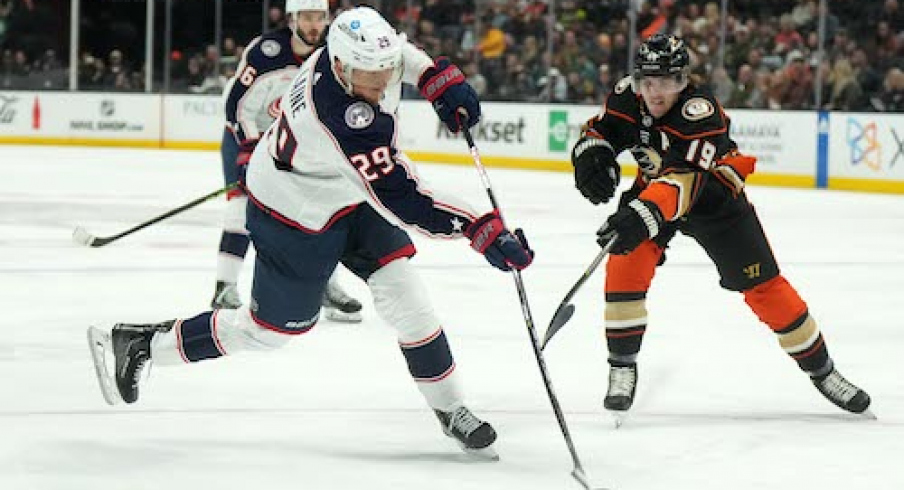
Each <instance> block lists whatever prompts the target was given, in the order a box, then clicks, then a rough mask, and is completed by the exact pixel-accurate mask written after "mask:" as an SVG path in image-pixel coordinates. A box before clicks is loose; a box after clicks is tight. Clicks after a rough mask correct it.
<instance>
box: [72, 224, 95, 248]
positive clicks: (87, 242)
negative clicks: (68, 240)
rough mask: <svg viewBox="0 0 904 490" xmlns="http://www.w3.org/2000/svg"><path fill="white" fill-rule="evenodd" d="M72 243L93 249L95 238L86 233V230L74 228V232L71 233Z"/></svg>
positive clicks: (79, 227) (78, 227)
mask: <svg viewBox="0 0 904 490" xmlns="http://www.w3.org/2000/svg"><path fill="white" fill-rule="evenodd" d="M72 241H74V242H75V243H77V244H79V245H82V246H85V247H93V246H95V245H94V243H95V242H96V241H97V237H96V236H94V235H92V234H90V233H88V230H86V229H84V228H83V227H81V226H76V227H75V230H73V231H72Z"/></svg>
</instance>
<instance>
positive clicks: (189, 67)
mask: <svg viewBox="0 0 904 490" xmlns="http://www.w3.org/2000/svg"><path fill="white" fill-rule="evenodd" d="M236 2H238V0H232V2H230V0H225V1H224V4H225V7H224V8H226V9H229V8H231V7H230V4H231V3H232V4H235V5H237V3H236ZM83 3H84V2H83ZM133 3H137V4H141V5H138V7H137V8H135V9H133V12H132V13H130V14H128V15H126V14H125V13H124V14H123V15H121V16H119V17H115V16H112V17H111V14H109V9H107V10H105V11H104V13H103V14H98V15H97V16H96V17H97V18H96V19H94V18H93V17H92V16H90V15H89V16H86V17H85V19H83V20H82V22H81V26H82V30H83V31H85V34H86V36H85V37H86V38H89V39H93V40H95V41H92V42H82V43H81V46H80V53H81V54H80V58H79V66H78V82H79V89H80V90H107V91H144V90H145V86H144V80H145V75H144V69H145V68H144V64H143V62H142V60H143V58H144V34H143V32H142V31H141V30H142V29H143V26H144V6H143V2H133ZM173 3H174V6H175V7H174V9H175V10H174V14H173V15H174V19H181V18H187V17H190V16H200V17H203V15H198V13H196V12H194V11H192V12H188V11H185V10H183V11H180V10H179V9H180V8H182V9H189V8H191V6H194V7H196V8H200V7H198V6H199V5H201V4H203V3H204V2H201V1H195V2H194V3H191V0H174V2H173ZM207 3H212V0H211V1H210V2H207ZM244 3H245V4H246V5H244V10H243V11H241V12H234V13H237V14H241V15H229V16H224V20H225V19H227V18H228V19H238V20H232V21H230V22H224V26H223V36H224V37H223V40H222V42H221V43H220V45H219V46H217V45H216V44H214V43H209V42H208V43H205V42H204V39H212V38H213V30H212V28H210V29H207V28H206V27H201V26H196V28H195V29H182V30H179V29H174V35H173V40H172V50H171V51H170V52H169V53H168V54H167V57H168V59H169V62H170V66H171V77H170V80H169V83H168V84H166V86H167V87H168V88H169V90H171V91H174V92H191V93H210V94H216V93H219V92H220V91H221V90H222V87H223V85H224V84H225V82H226V80H228V78H229V77H230V76H232V74H233V73H234V72H235V68H236V66H237V64H238V61H239V60H240V59H241V56H242V52H243V50H244V47H245V44H247V42H249V41H250V40H251V39H252V38H253V37H254V36H256V35H257V34H258V33H259V30H260V28H261V24H262V22H263V19H262V16H261V13H260V10H259V9H260V6H259V5H258V4H257V3H254V5H253V6H250V7H249V6H248V5H247V4H249V3H251V2H244ZM273 3H274V5H275V6H274V7H272V8H271V10H270V12H268V13H267V16H266V19H267V22H268V23H269V25H270V27H271V28H276V27H280V26H283V25H285V18H284V15H283V13H282V10H281V9H280V8H279V7H278V3H279V2H278V1H277V0H274V2H273ZM353 3H356V2H351V1H348V0H333V1H332V4H333V7H334V8H335V9H337V10H339V9H342V8H347V7H348V6H350V5H352V4H353ZM369 3H371V4H372V5H374V6H375V7H377V8H379V9H380V10H381V11H382V12H383V13H384V14H386V15H387V17H388V18H390V19H393V20H394V21H395V22H396V25H397V27H398V28H399V30H401V31H404V32H406V33H407V34H408V37H409V39H411V40H413V41H414V42H415V43H417V44H418V45H420V46H421V47H423V48H424V49H425V50H426V51H427V52H428V53H430V54H431V55H433V56H439V55H445V56H448V57H450V58H451V59H452V61H453V62H455V63H457V64H458V65H459V66H461V67H462V69H463V71H464V72H465V74H466V75H467V76H468V79H469V81H470V82H471V84H472V85H473V86H474V87H475V88H476V90H477V91H478V93H479V94H480V95H481V96H482V98H483V99H484V100H497V101H524V102H546V101H549V102H553V103H588V104H598V103H600V102H602V101H603V100H604V99H605V97H606V95H607V94H608V91H609V90H611V88H612V86H613V84H614V83H615V82H616V81H618V80H619V79H620V78H621V77H623V76H625V75H626V74H627V71H628V66H629V63H630V58H629V53H630V52H631V49H630V47H629V42H630V39H631V36H630V28H631V27H630V26H631V20H630V19H629V17H628V15H627V5H628V0H557V1H555V2H554V4H553V5H552V6H551V5H549V2H548V1H536V0H413V1H409V0H384V1H376V2H369ZM902 3H904V0H871V1H869V2H863V1H862V0H832V1H831V2H828V5H830V7H829V9H828V11H827V12H825V17H824V18H825V23H824V26H823V27H824V33H825V48H826V49H825V56H824V57H822V58H820V57H819V55H818V46H819V28H820V25H819V24H820V22H819V20H820V14H821V12H820V8H819V1H818V0H729V2H728V4H729V8H728V15H727V16H726V17H725V18H724V19H722V16H721V12H720V2H719V1H717V0H646V1H645V2H643V3H642V6H641V7H640V10H639V12H637V16H636V22H634V25H635V30H636V38H645V37H647V36H649V35H652V34H653V33H656V32H666V33H673V34H677V35H680V36H682V37H683V38H684V39H685V41H686V42H687V44H688V47H689V49H690V53H691V66H692V76H693V77H694V79H695V80H696V81H697V82H698V83H702V84H708V85H709V86H710V87H711V89H712V90H713V91H714V93H715V94H716V96H717V97H718V98H719V100H721V101H722V102H723V104H724V105H725V106H726V107H743V108H753V109H786V110H795V109H815V108H817V107H816V97H815V96H814V94H815V93H816V92H817V91H818V92H820V93H821V95H822V99H821V100H822V104H821V108H823V109H829V110H845V111H887V112H902V111H904V71H902V69H904V6H902ZM66 6H68V1H64V0H45V1H44V2H39V1H38V0H0V52H2V65H0V89H51V90H65V89H67V88H68V71H67V66H66V63H65V60H66V58H68V55H67V56H61V55H60V53H67V54H68V36H66V37H64V38H61V37H60V34H59V33H62V34H65V32H66V29H65V27H66V26H68V23H69V20H68V13H67V8H66ZM209 7H210V6H207V7H206V10H203V13H204V14H205V15H207V16H209V17H210V18H211V19H212V17H213V15H212V8H209ZM236 8H237V7H236ZM254 9H257V10H254ZM180 13H181V14H183V15H181V16H180ZM158 14H159V12H158ZM551 18H554V19H555V21H554V22H552V21H550V19H551ZM209 23H210V22H208V24H209ZM723 24H724V29H725V33H726V38H725V41H724V45H722V43H721V39H720V32H721V29H722V28H723ZM158 25H162V24H161V22H158ZM48 26H55V27H57V28H58V30H53V29H48ZM98 29H106V30H105V31H104V32H105V33H107V34H105V35H102V36H98V35H96V34H95V33H96V31H97V30H98ZM205 29H207V30H205ZM208 30H209V31H210V32H208ZM55 32H56V33H57V34H56V35H54V34H53V33H55ZM109 32H112V33H113V35H112V36H111V35H110V34H109ZM97 39H104V40H105V41H104V42H100V41H97ZM158 44H162V43H159V42H158ZM158 48H159V47H158ZM158 51H159V52H160V55H161V58H162V56H163V53H162V48H159V49H158ZM161 71H162V70H160V68H159V64H157V70H156V71H155V85H156V84H157V83H161V82H160V80H161V79H162V77H161ZM162 87H163V84H161V86H155V87H152V88H153V89H154V90H160V89H161V88H162ZM409 95H410V96H412V97H416V96H417V95H416V91H412V92H411V93H410V94H409Z"/></svg>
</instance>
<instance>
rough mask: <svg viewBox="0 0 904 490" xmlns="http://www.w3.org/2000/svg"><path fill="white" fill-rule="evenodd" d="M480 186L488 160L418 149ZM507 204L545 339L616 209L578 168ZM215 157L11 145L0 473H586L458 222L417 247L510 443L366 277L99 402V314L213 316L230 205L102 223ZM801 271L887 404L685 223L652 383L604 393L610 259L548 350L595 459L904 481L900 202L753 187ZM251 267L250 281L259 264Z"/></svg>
mask: <svg viewBox="0 0 904 490" xmlns="http://www.w3.org/2000/svg"><path fill="white" fill-rule="evenodd" d="M422 171H423V173H424V174H425V175H426V176H427V177H428V178H429V179H430V180H431V181H432V182H433V183H434V184H435V185H442V186H445V187H447V188H453V189H455V190H456V191H457V192H458V193H459V194H460V195H462V196H465V197H468V198H470V199H471V201H472V202H475V203H480V204H481V206H482V207H485V206H486V204H485V203H486V201H487V200H486V196H485V194H484V192H483V188H482V187H481V184H480V180H479V178H478V175H477V173H476V171H475V170H474V169H473V168H471V167H447V166H439V165H431V166H424V167H423V168H422ZM489 173H490V178H491V180H492V183H493V185H494V187H495V191H496V194H497V197H498V199H499V200H500V202H501V203H502V205H503V207H504V210H503V211H504V213H505V216H506V218H507V220H508V221H509V223H510V224H512V225H516V226H522V227H524V228H525V230H526V232H527V235H528V237H529V238H530V240H531V244H532V245H533V247H534V248H535V249H536V251H537V258H536V262H535V264H534V265H533V266H532V267H531V268H530V269H528V270H527V271H525V273H524V281H525V284H526V287H527V290H528V293H529V295H530V300H531V306H532V307H533V313H534V318H535V321H536V323H537V325H538V327H539V330H540V333H541V334H542V332H543V330H544V329H545V327H546V323H547V322H548V321H549V318H550V316H551V315H552V312H553V311H554V310H555V307H556V306H557V304H558V303H559V301H560V300H561V298H562V296H563V295H564V294H565V292H566V291H567V290H568V288H569V287H570V286H571V285H572V284H573V283H574V281H575V280H577V278H578V277H579V276H580V274H581V273H582V272H583V270H584V268H585V267H586V266H587V264H589V262H590V261H591V260H592V258H593V257H594V255H595V254H596V251H597V250H598V247H597V245H596V243H595V242H594V232H595V230H596V229H597V227H598V226H599V225H600V224H601V223H602V221H603V219H604V218H605V216H607V215H608V214H609V213H610V212H611V211H612V210H613V206H612V205H611V204H610V205H606V206H600V207H593V206H591V205H589V204H587V203H586V202H585V201H583V199H582V198H581V197H580V195H579V194H578V193H577V192H576V191H575V190H574V187H573V182H572V177H571V176H570V175H567V174H559V173H543V172H520V171H511V170H500V169H493V168H491V169H489ZM220 185H221V183H220V170H219V163H218V156H217V155H216V154H215V153H207V152H177V151H153V150H147V151H145V150H125V149H97V148H92V149H86V148H53V147H15V146H4V147H0V251H2V252H0V298H3V299H2V302H3V305H4V306H5V308H4V314H3V315H2V317H0V318H2V319H0V332H2V337H0V393H2V395H0V400H2V402H0V489H4V490H45V489H54V490H57V489H66V490H70V489H86V490H87V489H91V490H105V489H110V490H113V489H116V490H119V489H148V490H158V489H199V488H216V489H248V488H254V489H315V490H321V489H367V490H377V489H392V490H402V489H431V490H433V489H449V490H462V489H518V490H533V489H559V488H561V489H572V488H573V489H578V488H579V487H578V485H577V483H576V482H575V481H574V480H572V479H571V478H570V476H569V472H570V471H571V466H572V465H571V460H570V458H569V455H568V452H567V450H566V448H565V445H564V443H563V440H562V437H561V435H560V433H559V430H558V427H557V426H556V422H555V419H554V417H553V415H552V412H551V410H550V408H549V402H548V400H547V398H546V395H545V392H544V390H543V385H542V383H541V380H540V376H539V373H538V370H537V367H536V362H535V360H534V358H533V355H532V352H531V349H530V344H529V340H528V336H527V332H526V330H525V322H524V319H523V317H522V314H521V311H520V309H519V304H518V300H517V295H516V292H515V287H514V284H513V281H512V278H511V277H510V276H508V275H506V274H503V273H499V272H497V271H496V270H494V269H492V268H491V267H489V266H488V265H486V264H485V263H484V260H483V258H482V257H480V256H479V255H477V254H475V253H474V252H472V251H471V250H470V249H469V248H468V247H467V246H466V243H465V242H463V241H456V242H435V241H430V240H429V239H425V238H420V237H416V238H415V240H416V243H417V246H418V248H419V254H418V256H417V257H416V260H415V263H416V264H417V266H418V267H419V269H420V271H421V273H422V274H423V277H424V278H425V280H426V282H427V284H428V285H429V288H430V293H431V295H432V297H433V299H434V302H435V306H436V308H437V310H438V313H439V315H440V316H441V318H443V319H444V322H445V323H444V325H445V327H446V330H447V335H448V337H449V340H450V342H451V344H452V346H453V349H454V350H455V354H456V360H457V364H458V369H459V372H460V373H461V374H462V378H463V381H464V383H465V388H466V390H467V394H468V401H469V405H470V406H471V408H472V409H473V410H474V411H475V413H477V414H478V415H480V416H482V417H484V418H486V419H487V420H489V421H490V422H492V423H493V424H494V425H495V426H496V428H497V430H498V432H499V441H498V443H497V449H498V451H499V453H500V455H501V458H502V460H501V461H500V462H498V463H476V462H473V461H471V460H469V459H468V458H467V457H465V456H464V455H463V454H462V453H461V452H460V451H459V450H458V448H457V447H456V446H455V445H454V444H453V443H452V441H450V440H448V439H446V438H445V437H444V436H443V435H442V433H441V431H440V429H439V427H438V424H437V422H436V420H435V418H434V417H433V415H432V413H430V412H429V410H427V408H426V407H425V405H424V403H423V401H422V399H421V397H420V395H419V393H418V392H417V390H416V389H415V387H414V385H413V383H412V382H411V381H410V380H409V378H408V376H407V372H406V369H405V363H404V360H403V358H402V356H400V355H399V354H398V348H397V347H396V344H395V341H394V335H393V332H392V331H391V330H390V329H389V328H388V327H387V326H385V325H383V324H382V323H381V322H380V321H379V320H378V319H377V318H376V315H375V313H374V310H373V307H372V304H371V302H370V301H369V298H367V297H366V289H365V287H364V285H363V284H362V283H360V282H359V281H358V280H357V279H355V278H354V277H351V276H350V275H349V274H347V273H346V274H345V275H344V279H345V284H346V287H347V288H348V289H349V290H350V291H351V292H353V293H354V294H356V295H357V296H359V297H361V298H363V299H364V301H363V302H364V304H365V310H364V317H365V321H364V323H363V324H360V325H343V324H332V323H326V322H323V323H321V324H320V325H318V326H317V327H316V328H315V329H314V331H313V332H312V333H310V334H308V335H305V336H303V337H302V338H299V339H296V340H295V341H294V342H293V343H291V344H290V345H289V346H288V347H286V348H284V349H282V350H280V351H277V352H273V353H270V354H256V355H255V354H252V355H245V356H237V357H234V358H227V359H221V360H219V361H216V362H208V363H201V364H197V365H191V366H185V367H178V368H164V367H158V368H155V369H153V370H152V373H151V379H150V384H149V385H147V387H146V389H145V390H144V392H143V398H142V400H141V401H140V402H139V403H138V404H136V405H135V406H128V407H124V406H119V407H109V406H107V405H106V404H105V403H104V401H103V399H102V398H101V395H100V391H99V390H98V388H97V383H96V380H95V377H94V372H93V368H92V366H91V363H90V360H89V359H90V357H89V353H88V349H87V345H86V340H85V329H86V327H87V326H89V325H97V326H103V327H109V326H110V325H111V324H112V323H113V322H115V321H132V322H156V321H161V320H165V319H169V318H173V317H178V316H182V317H184V316H189V315H193V314H195V313H197V312H200V311H203V310H204V309H205V308H206V306H207V303H208V301H209V300H210V295H211V294H212V293H213V285H214V266H215V259H216V249H217V242H218V239H219V223H220V220H221V217H220V211H221V209H222V201H218V202H213V203H208V204H205V205H202V206H200V207H198V208H196V209H195V210H192V211H190V212H187V213H185V214H182V215H179V216H177V217H175V218H173V219H171V220H168V221H166V222H164V223H161V224H159V225H155V226H153V227H151V228H148V229H147V230H144V231H141V232H139V233H137V234H135V235H133V236H130V237H127V238H124V239H122V240H121V241H119V242H116V243H114V244H111V245H108V246H106V247H104V248H100V249H89V248H84V247H80V246H77V245H75V244H74V243H73V242H72V240H71V233H72V230H73V228H74V227H75V226H77V225H83V226H85V227H86V228H87V229H88V230H89V231H90V232H92V233H94V234H97V235H101V236H105V235H111V234H114V233H117V232H119V231H121V230H124V229H126V228H128V227H130V226H133V225H135V224H137V223H139V222H141V221H144V220H145V219H148V218H150V217H152V216H155V215H157V214H159V213H162V212H164V211H166V210H169V209H171V208H174V207H176V206H178V205H180V204H183V203H185V202H188V201H190V200H191V199H193V198H195V197H197V196H200V195H203V194H205V193H207V192H209V191H212V190H214V189H216V188H217V187H218V186H220ZM750 196H751V198H752V200H753V201H754V202H755V203H756V204H757V209H758V211H759V214H760V216H761V218H762V219H763V221H764V223H765V226H766V229H767V232H768V233H769V236H770V240H771V243H772V245H773V247H774V249H775V251H776V254H777V256H778V258H779V261H780V262H781V264H782V266H783V271H784V273H785V274H786V276H787V277H788V278H789V280H790V281H791V282H792V284H794V285H795V286H796V287H797V288H798V290H799V291H800V292H801V294H802V296H803V297H804V298H805V300H806V301H807V302H808V304H809V306H810V308H811V311H812V312H813V314H814V316H815V318H816V319H817V321H818V322H819V325H820V326H821V328H822V330H823V333H824V334H825V336H826V339H827V341H828V343H829V349H830V351H831V353H832V354H833V356H834V358H835V360H836V362H837V365H838V367H839V369H840V370H841V372H842V373H844V375H845V376H847V377H848V378H849V379H851V380H852V381H853V382H855V383H858V384H860V385H861V386H863V387H864V388H865V389H867V390H868V391H869V393H870V394H871V395H872V397H873V400H874V404H873V410H874V412H875V413H876V415H877V416H878V418H879V420H878V421H863V420H859V419H857V418H856V417H854V416H851V415H849V414H846V413H843V412H841V411H840V410H839V409H837V408H835V407H834V406H833V405H831V404H829V403H828V402H827V401H826V400H824V399H823V398H822V397H821V396H820V395H819V394H818V393H817V391H816V390H815V389H814V388H813V387H812V385H811V384H810V382H809V381H808V380H807V378H806V376H804V375H803V374H801V373H800V372H799V371H798V369H797V368H796V366H795V365H794V363H793V362H792V361H790V360H789V359H788V358H787V356H786V355H785V354H784V353H783V352H782V351H781V349H780V348H779V347H778V345H777V342H776V340H775V337H774V335H773V334H771V333H770V332H769V331H768V329H767V328H766V327H764V326H762V325H761V324H759V323H758V321H757V320H756V318H755V317H754V316H753V315H752V314H751V313H750V312H749V311H748V310H747V308H746V306H745V304H744V302H743V300H742V298H741V297H740V296H739V295H737V294H735V293H730V292H727V291H724V290H721V289H720V288H719V286H718V280H717V276H716V272H715V269H714V267H713V266H712V265H710V264H709V263H708V261H707V258H706V256H705V255H704V254H703V252H702V251H700V250H699V249H698V248H697V247H696V245H695V244H694V243H693V242H692V241H691V240H689V239H687V238H683V237H679V238H677V239H676V240H674V242H673V245H672V247H671V248H670V249H669V251H668V263H667V264H666V266H665V267H663V268H661V269H660V270H659V274H658V276H657V278H656V280H655V281H654V286H653V289H652V290H651V292H650V298H649V302H648V305H649V310H650V327H649V329H648V333H647V335H646V339H645V346H644V350H643V351H642V353H641V357H640V382H639V388H638V398H637V402H636V404H635V407H634V409H633V411H632V412H633V413H632V416H631V418H630V419H629V421H628V422H627V424H626V425H624V426H623V427H622V428H621V429H619V430H615V429H614V428H613V425H612V423H611V420H610V418H608V416H607V415H606V414H604V413H603V411H602V394H603V392H604V391H605V384H606V376H607V371H606V363H605V346H604V344H603V342H602V336H601V314H602V306H603V305H602V297H601V290H602V279H603V277H602V276H603V274H602V272H598V273H597V274H596V275H594V276H593V278H591V279H590V281H589V282H588V284H587V285H586V286H585V287H584V288H583V289H582V290H581V292H580V293H579V294H578V295H577V297H576V298H575V305H576V307H577V311H576V313H575V315H574V317H573V318H572V320H571V321H570V322H569V323H568V324H567V325H566V326H565V328H564V329H563V330H562V331H561V332H560V333H559V334H558V336H557V337H556V338H555V339H554V340H553V341H552V342H551V343H550V345H549V347H548V348H547V350H546V358H547V363H548V366H549V369H550V372H551V375H552V378H553V380H554V384H555V388H556V390H557V392H558V395H559V398H560V400H561V403H562V406H563V408H564V410H565V412H566V416H567V418H568V422H569V424H570V428H571V431H572V434H573V436H574V440H575V443H576V445H577V448H578V451H579V453H580V455H581V457H582V459H583V462H584V466H585V468H586V470H587V472H588V473H589V474H590V477H591V480H592V481H593V483H594V484H595V485H598V486H607V487H611V488H616V489H619V490H635V489H636V490H659V489H662V490H675V489H688V490H706V489H713V490H716V489H718V490H726V489H728V490H752V489H770V490H772V489H779V490H784V489H788V490H799V489H810V488H813V489H839V490H841V489H844V490H848V489H861V488H862V489H870V490H900V489H902V488H904V468H902V465H901V463H902V460H904V459H902V458H904V381H902V374H904V368H902V363H901V358H902V352H904V350H902V349H904V322H902V320H901V309H899V308H898V307H899V306H900V305H901V301H902V299H901V298H902V296H901V294H902V292H904V246H902V241H904V200H902V197H901V196H887V195H869V194H853V193H843V192H827V191H816V190H789V189H768V188H754V189H751V190H750ZM246 265H248V267H246V268H245V272H244V274H243V278H242V282H241V285H242V292H243V294H245V295H246V297H247V288H248V286H249V284H250V275H251V269H250V261H249V262H248V264H246Z"/></svg>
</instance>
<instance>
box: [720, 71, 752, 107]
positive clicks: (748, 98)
mask: <svg viewBox="0 0 904 490" xmlns="http://www.w3.org/2000/svg"><path fill="white" fill-rule="evenodd" d="M755 77H756V75H755V73H754V71H753V68H751V67H750V65H741V67H740V68H738V76H737V83H735V85H734V87H733V90H732V91H731V96H729V98H728V101H727V102H725V106H726V107H744V108H747V109H752V108H753V103H752V99H753V97H754V93H755V92H756V90H757V87H756V84H755V83H754V82H755V81H756V78H755Z"/></svg>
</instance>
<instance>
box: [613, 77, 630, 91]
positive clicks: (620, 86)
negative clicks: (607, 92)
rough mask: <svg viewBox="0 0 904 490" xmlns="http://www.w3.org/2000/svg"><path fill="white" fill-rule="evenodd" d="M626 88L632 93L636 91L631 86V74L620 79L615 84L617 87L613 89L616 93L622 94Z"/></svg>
mask: <svg viewBox="0 0 904 490" xmlns="http://www.w3.org/2000/svg"><path fill="white" fill-rule="evenodd" d="M626 90H627V91H628V92H631V93H632V94H633V93H634V90H633V89H632V88H631V76H630V75H629V76H626V77H624V78H622V79H621V80H619V81H618V82H617V83H616V84H615V88H613V89H612V91H613V92H615V93H616V94H621V93H622V92H624V91H626Z"/></svg>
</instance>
